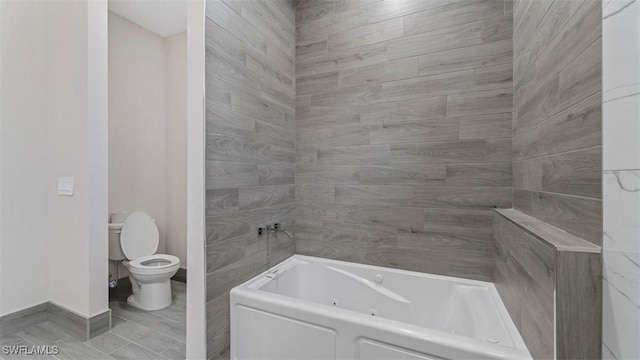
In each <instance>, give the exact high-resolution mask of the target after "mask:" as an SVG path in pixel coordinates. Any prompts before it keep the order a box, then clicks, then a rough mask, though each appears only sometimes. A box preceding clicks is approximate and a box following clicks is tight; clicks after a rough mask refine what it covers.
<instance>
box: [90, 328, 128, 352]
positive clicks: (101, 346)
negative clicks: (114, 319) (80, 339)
mask: <svg viewBox="0 0 640 360" xmlns="http://www.w3.org/2000/svg"><path fill="white" fill-rule="evenodd" d="M129 343H130V341H129V340H127V339H125V338H123V337H120V336H118V335H116V334H114V333H112V332H110V331H108V332H106V333H103V334H100V335H98V336H96V337H94V338H92V339H89V341H87V344H89V345H90V346H91V347H93V348H95V349H97V350H99V351H101V352H103V353H105V354H110V353H112V352H114V351H116V350H118V349H120V348H121V347H123V346H125V345H127V344H129Z"/></svg>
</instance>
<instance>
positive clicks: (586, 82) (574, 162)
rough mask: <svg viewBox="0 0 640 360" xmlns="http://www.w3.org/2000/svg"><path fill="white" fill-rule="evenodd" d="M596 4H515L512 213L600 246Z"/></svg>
mask: <svg viewBox="0 0 640 360" xmlns="http://www.w3.org/2000/svg"><path fill="white" fill-rule="evenodd" d="M601 8H602V4H601V2H600V1H594V0H572V1H550V0H541V1H539V0H515V1H514V10H513V18H514V20H513V24H514V38H513V48H514V72H513V78H514V95H513V102H514V129H515V133H514V138H513V187H514V207H515V208H516V209H518V210H520V211H522V212H524V213H527V214H530V215H532V216H534V217H537V218H539V219H541V220H544V221H546V222H548V223H551V224H553V225H555V226H558V227H560V228H562V229H564V230H566V231H568V232H570V233H572V234H575V235H577V236H579V237H581V238H584V239H586V240H589V241H591V242H593V243H595V244H602V201H601V197H602V191H601V176H602V174H601V170H602V146H601V145H602V141H601V134H602V131H601V125H602V124H601V123H602V121H601V118H602V106H601V104H602V74H601V72H602V71H601V63H602V41H601V38H602V16H601V13H602V9H601Z"/></svg>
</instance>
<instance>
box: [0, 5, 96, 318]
mask: <svg viewBox="0 0 640 360" xmlns="http://www.w3.org/2000/svg"><path fill="white" fill-rule="evenodd" d="M106 5H107V4H106V1H92V2H91V3H88V2H78V1H55V2H45V1H29V2H28V1H16V2H8V1H2V2H0V8H1V14H2V15H1V20H0V26H1V28H0V39H1V43H0V49H1V52H2V55H1V56H0V57H1V60H0V61H1V64H2V65H1V71H0V76H1V77H2V81H0V83H1V85H0V88H1V95H2V96H0V99H1V100H0V103H1V104H0V109H1V110H0V114H1V116H0V129H1V130H0V169H1V170H0V171H1V173H0V200H1V201H0V202H1V204H0V211H1V212H0V289H2V293H1V294H0V315H2V314H6V313H11V312H13V311H16V310H19V309H22V308H26V307H29V306H32V305H35V304H38V303H42V302H45V301H53V302H55V303H57V304H59V305H60V306H63V307H66V308H68V309H70V310H72V311H74V312H76V313H78V314H80V315H83V316H93V315H96V314H98V313H101V312H103V311H105V310H107V307H108V304H107V302H108V299H107V288H106V285H105V284H106V278H107V247H106V244H107V228H106V214H107V207H106V205H107V196H106V195H107V194H106V191H107V188H106V181H107V179H106V166H107V159H106V152H107V148H106V145H107V143H106V131H105V130H106V120H107V119H106V110H107V109H106V86H107V83H106V70H107V69H106V66H105V65H106V62H105V60H104V59H106V55H107V54H106V30H107V29H106V21H105V20H106ZM59 176H73V177H74V178H75V185H76V187H75V195H74V196H73V197H61V196H58V195H57V194H56V185H57V178H58V177H59Z"/></svg>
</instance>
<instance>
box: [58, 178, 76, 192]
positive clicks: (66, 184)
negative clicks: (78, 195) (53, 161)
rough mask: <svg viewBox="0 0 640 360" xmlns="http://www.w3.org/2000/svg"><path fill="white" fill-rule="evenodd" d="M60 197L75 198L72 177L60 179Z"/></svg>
mask: <svg viewBox="0 0 640 360" xmlns="http://www.w3.org/2000/svg"><path fill="white" fill-rule="evenodd" d="M58 195H62V196H73V178H72V177H59V178H58Z"/></svg>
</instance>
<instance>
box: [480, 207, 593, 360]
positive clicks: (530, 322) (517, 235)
mask: <svg viewBox="0 0 640 360" xmlns="http://www.w3.org/2000/svg"><path fill="white" fill-rule="evenodd" d="M512 211H515V210H512ZM520 217H521V216H520ZM521 225H522V221H521V220H518V219H515V220H514V219H513V218H507V217H506V216H504V215H502V214H498V213H495V215H494V220H493V227H494V237H495V244H496V248H497V255H496V259H495V269H494V282H495V285H496V288H497V289H498V292H499V293H500V297H501V298H502V301H503V302H504V304H505V306H506V308H507V310H508V311H509V314H510V315H511V319H512V320H513V321H514V323H515V325H516V327H517V328H518V330H519V331H520V335H521V336H522V338H523V340H524V342H525V343H526V345H527V348H528V349H529V352H530V353H531V355H532V356H533V358H534V359H541V360H542V359H600V358H601V355H602V348H601V339H602V255H601V253H600V248H599V247H596V246H594V247H595V248H596V249H597V250H594V249H587V250H586V251H584V249H585V247H582V246H575V247H574V249H573V250H572V249H570V248H571V245H569V246H565V247H564V248H563V249H560V248H558V247H555V246H553V245H551V244H550V243H549V242H548V241H547V239H545V238H544V236H547V235H551V234H554V233H555V234H557V233H562V232H563V230H559V229H557V228H555V227H553V226H552V225H549V224H547V223H545V222H539V224H537V226H538V229H537V230H536V232H535V233H531V232H530V227H529V229H528V230H525V228H523V227H522V226H521ZM530 225H531V224H530ZM541 235H544V236H541ZM565 235H567V234H566V233H565ZM553 236H557V235H553ZM570 238H571V235H568V236H565V237H564V239H566V240H571V239H570ZM578 241H582V242H584V240H582V239H578Z"/></svg>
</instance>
